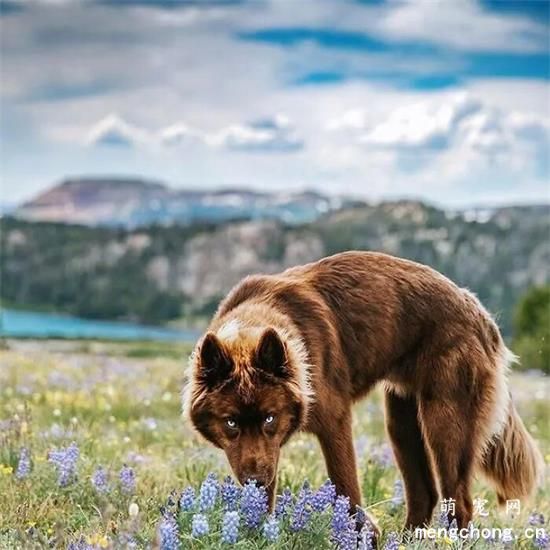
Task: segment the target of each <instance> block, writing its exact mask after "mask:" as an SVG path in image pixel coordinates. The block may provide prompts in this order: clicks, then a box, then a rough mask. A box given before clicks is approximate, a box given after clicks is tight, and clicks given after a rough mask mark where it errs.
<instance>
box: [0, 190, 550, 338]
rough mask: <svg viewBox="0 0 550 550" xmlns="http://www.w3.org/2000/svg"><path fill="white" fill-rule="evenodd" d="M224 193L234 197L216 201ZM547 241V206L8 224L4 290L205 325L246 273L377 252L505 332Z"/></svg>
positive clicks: (24, 297)
mask: <svg viewBox="0 0 550 550" xmlns="http://www.w3.org/2000/svg"><path fill="white" fill-rule="evenodd" d="M224 196H231V192H227V195H224V194H218V195H216V198H220V197H224ZM243 196H244V195H242V194H239V197H241V198H242V197H243ZM251 196H252V199H251V200H254V198H255V194H253V193H252V194H251ZM313 197H315V195H314V196H313ZM245 198H246V196H245ZM84 199H85V197H83V198H82V200H84ZM549 234H550V207H549V206H532V207H509V208H497V209H493V210H490V211H486V210H472V211H468V212H447V211H444V210H440V209H438V208H434V207H431V206H428V205H426V204H423V203H421V202H413V201H398V202H387V203H382V204H379V205H365V204H362V205H360V204H358V205H356V206H355V207H346V208H342V209H339V210H336V211H330V212H328V213H326V214H325V215H322V216H320V217H318V218H317V219H315V220H314V221H313V222H310V223H304V224H301V225H292V224H286V223H283V222H281V221H279V220H254V221H239V222H225V223H215V224H214V223H194V224H189V225H174V226H170V227H163V226H151V227H142V228H136V229H134V230H121V229H120V228H118V229H114V228H106V227H96V228H91V227H84V226H78V225H66V224H58V223H29V222H24V221H20V220H16V219H13V218H6V219H4V220H3V231H2V232H1V233H0V239H1V242H0V245H1V250H3V259H2V263H1V266H2V272H1V273H0V275H1V280H2V285H1V287H0V292H1V297H2V298H3V299H5V300H7V303H10V304H12V305H16V306H19V307H27V308H34V307H41V308H52V309H56V310H58V311H65V312H68V313H73V314H76V315H80V316H83V317H95V318H111V319H114V318H125V319H139V320H145V321H151V322H162V321H165V320H168V319H172V318H177V317H180V316H187V317H189V318H197V317H199V318H201V317H202V318H205V316H208V315H210V314H211V313H212V312H213V310H214V308H215V307H216V305H217V303H218V301H219V299H220V298H221V297H223V296H224V295H225V293H226V292H227V291H228V290H229V289H230V288H231V286H232V285H234V284H235V283H236V282H237V281H238V280H239V279H241V278H242V277H244V276H245V275H248V274H250V273H274V272H277V271H280V270H282V269H285V268H286V267H289V266H292V265H296V264H300V263H305V262H310V261H313V260H317V259H318V258H321V257H322V256H326V255H329V254H334V253H336V252H339V251H342V250H349V249H359V250H379V251H384V252H388V253H390V254H394V255H397V256H402V257H405V258H410V259H413V260H417V261H419V262H422V263H425V264H428V265H431V266H433V267H434V268H436V269H438V270H439V271H441V272H443V273H445V274H446V275H448V276H449V277H451V278H452V279H453V280H454V281H456V282H457V283H458V284H460V285H462V286H466V287H468V288H470V289H471V290H473V291H474V292H476V293H477V294H478V295H479V297H480V298H481V300H482V301H483V302H484V304H485V305H486V306H487V307H488V309H489V310H490V311H492V312H493V313H494V314H496V316H497V318H498V320H499V324H500V325H501V327H502V328H503V330H504V331H505V333H506V334H508V335H509V334H510V333H511V320H512V313H513V308H514V306H515V304H516V302H517V300H518V299H519V297H520V296H521V295H522V294H523V293H524V292H525V291H526V290H527V289H528V288H529V287H530V286H533V285H542V284H545V283H547V282H548V281H549V279H550V241H549V239H548V235H549Z"/></svg>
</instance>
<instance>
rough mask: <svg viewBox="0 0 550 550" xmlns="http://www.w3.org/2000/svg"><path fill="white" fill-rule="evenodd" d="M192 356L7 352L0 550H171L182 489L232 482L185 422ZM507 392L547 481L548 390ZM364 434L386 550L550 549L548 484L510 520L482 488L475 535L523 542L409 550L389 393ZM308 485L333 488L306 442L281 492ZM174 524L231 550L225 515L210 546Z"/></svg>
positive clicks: (97, 349)
mask: <svg viewBox="0 0 550 550" xmlns="http://www.w3.org/2000/svg"><path fill="white" fill-rule="evenodd" d="M188 353H189V348H187V347H186V346H174V345H168V344H105V343H99V342H96V343H49V344H47V345H46V344H45V343H37V342H26V343H16V345H10V346H9V348H8V349H5V350H1V351H0V548H2V549H5V548H9V549H19V548H21V549H27V548H52V547H54V548H67V547H70V548H74V549H78V550H80V549H90V548H94V549H97V548H125V547H128V548H150V547H152V548H156V547H158V546H159V545H161V547H163V548H169V545H168V544H167V542H166V540H165V541H164V542H163V540H162V537H160V536H159V522H160V521H161V517H162V513H161V509H162V510H164V511H166V509H170V507H172V508H174V501H177V500H178V499H179V495H180V494H181V492H182V490H183V489H184V488H185V487H186V486H188V485H193V486H194V487H195V489H197V490H198V488H199V486H200V483H201V482H202V481H203V480H204V479H205V477H206V476H207V474H208V473H209V472H215V473H217V474H218V476H219V477H218V479H220V480H222V479H223V478H224V476H226V475H227V474H229V473H230V472H229V468H228V465H227V464H226V461H225V457H224V455H223V453H222V452H221V451H219V450H216V449H214V448H212V447H210V446H208V445H206V444H205V443H203V442H202V441H201V440H199V438H198V437H197V436H196V435H194V433H193V432H192V431H191V430H190V428H189V426H186V425H185V423H184V422H183V420H182V418H181V414H180V390H181V387H182V383H183V377H184V367H185V365H186V361H187V355H188ZM511 389H512V392H513V395H514V399H515V401H516V403H517V406H518V408H519V411H520V414H521V415H522V417H523V418H524V420H525V421H526V424H527V426H528V427H529V429H530V431H531V433H532V434H533V435H534V436H535V437H536V439H537V440H538V441H539V444H540V446H541V448H542V451H543V454H544V456H545V461H546V464H547V470H548V464H549V463H550V423H549V422H548V419H549V417H550V414H549V413H550V403H549V401H548V397H549V389H550V384H549V380H548V378H544V377H543V376H541V375H539V374H536V373H524V374H521V375H520V374H514V375H512V378H511ZM355 434H356V446H357V453H358V457H359V465H360V475H361V483H362V489H363V495H364V504H365V505H366V506H367V507H368V508H369V512H370V513H371V514H372V515H374V516H375V517H376V518H377V519H378V521H379V524H380V526H381V528H382V531H383V533H384V541H385V542H386V543H387V545H388V546H387V547H388V548H400V547H407V548H408V547H410V548H429V547H432V548H433V547H448V548H451V547H455V548H458V547H461V545H462V547H474V546H475V548H485V547H490V548H499V547H505V546H506V547H508V548H512V547H513V548H536V547H539V548H543V547H545V546H544V544H548V543H547V541H545V540H542V539H541V540H538V541H532V540H528V539H527V538H526V537H524V535H523V534H522V533H523V529H524V528H525V527H526V526H528V525H529V524H530V523H531V524H536V525H538V526H540V525H543V526H544V524H545V523H546V525H545V527H546V529H547V532H548V524H547V522H548V518H549V517H550V487H549V486H548V484H547V483H546V485H545V486H544V487H542V488H541V489H540V490H539V492H538V494H537V495H536V497H535V499H534V500H533V502H531V503H529V504H526V505H524V506H523V509H522V510H521V512H520V513H519V514H516V515H515V516H514V517H511V516H509V515H506V513H505V511H502V510H498V509H497V506H496V502H495V496H494V493H493V492H492V490H491V489H490V488H489V486H488V485H487V484H485V483H484V482H483V481H482V480H479V481H477V482H476V485H475V491H474V495H475V497H478V498H482V499H487V500H488V502H487V504H486V506H485V509H486V511H488V512H489V515H488V516H487V517H481V516H477V517H476V518H475V522H476V525H481V526H488V527H498V526H500V527H510V528H514V530H515V534H516V535H518V536H519V538H518V539H517V540H516V539H515V540H513V541H512V542H508V543H504V542H499V541H489V542H481V541H477V542H475V541H471V542H467V543H460V542H453V541H451V540H450V539H448V538H447V539H440V540H438V541H437V542H430V543H428V542H425V541H424V542H415V541H412V542H411V541H409V542H407V541H405V540H401V538H400V537H401V535H400V529H401V525H402V522H403V520H404V505H403V503H402V496H401V495H400V491H401V487H400V482H399V481H398V479H399V476H398V471H397V469H396V467H395V465H394V464H393V462H392V457H391V453H390V452H389V447H388V445H387V440H386V438H385V436H384V424H383V414H382V403H381V393H380V392H378V391H377V392H374V394H373V395H372V396H370V397H369V398H368V399H367V400H365V401H364V402H362V403H361V404H359V405H358V406H357V408H356V415H355ZM73 443H74V444H76V447H74V448H77V449H78V453H77V454H78V456H76V455H75V456H73V459H74V460H73V461H72V463H71V465H70V467H67V468H66V469H65V470H64V469H63V468H64V466H63V464H66V463H64V462H63V457H64V456H65V455H63V456H61V455H60V454H59V451H60V450H62V449H67V448H68V447H69V446H70V445H71V444H73ZM21 449H26V450H28V454H27V464H20V461H21ZM25 452H26V451H25ZM52 452H53V454H52ZM56 452H57V453H58V454H57V455H56V454H55V453H56ZM55 457H57V459H56V458H55ZM60 457H61V458H60ZM65 458H66V456H65ZM56 460H57V462H56ZM23 462H25V460H23ZM60 464H61V465H60ZM100 467H101V468H102V470H100V472H102V475H103V477H102V478H101V479H99V477H98V468H100ZM124 467H125V470H124V471H123V474H122V479H121V470H122V469H123V468H124ZM129 472H130V474H129ZM62 475H65V478H64V480H62V483H61V484H60V477H62ZM128 476H129V479H128ZM305 479H308V480H309V482H310V483H311V486H312V487H314V488H315V487H318V486H319V485H320V484H321V483H323V481H325V479H326V472H325V467H324V463H323V459H322V456H321V453H320V450H319V448H318V446H317V443H316V441H315V440H314V438H312V437H311V436H308V435H305V434H304V435H299V436H297V437H294V438H293V439H292V440H291V441H290V442H289V443H288V444H287V445H286V447H285V448H284V450H283V453H282V461H281V464H280V477H279V491H281V490H282V489H283V488H285V487H289V488H290V489H291V490H292V491H293V492H294V493H297V492H298V491H299V490H300V487H301V486H302V483H303V481H304V480H305ZM174 509H175V508H174ZM535 512H536V513H538V514H542V515H543V517H542V518H541V517H540V516H539V515H535ZM175 514H176V517H177V518H178V523H179V527H180V530H181V534H180V542H179V544H180V545H181V546H180V547H181V548H218V547H223V546H222V544H221V543H220V542H219V541H220V521H221V519H220V516H219V515H218V516H215V517H214V516H212V517H211V520H210V531H209V534H208V535H205V536H203V537H201V538H193V537H192V536H191V534H190V524H191V517H190V515H189V513H188V512H183V511H181V512H177V511H176V512H175ZM330 521H331V520H330V517H329V516H328V515H327V513H324V514H319V515H317V516H313V517H312V519H311V521H310V523H309V526H308V527H306V528H305V529H304V530H302V531H301V532H296V533H294V532H291V531H289V530H288V529H286V528H285V527H284V525H282V526H281V533H280V536H279V538H278V540H277V542H275V543H272V545H273V547H275V548H297V549H299V548H330V547H331V544H332V543H331V542H330ZM434 521H436V520H434ZM241 533H242V531H241ZM390 533H395V534H396V535H393V534H392V535H391V536H390ZM395 537H397V538H395ZM241 538H242V539H243V540H240V541H239V542H238V543H237V545H236V547H238V548H264V547H268V546H270V544H271V543H269V542H268V540H266V538H265V537H263V536H262V534H261V531H259V534H257V535H250V536H248V537H245V536H244V535H243V536H242V537H241ZM245 538H246V540H244V539H245ZM161 543H162V544H161ZM71 544H72V546H70V545H71ZM172 547H177V545H176V546H172Z"/></svg>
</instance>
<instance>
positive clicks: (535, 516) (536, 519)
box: [527, 512, 544, 526]
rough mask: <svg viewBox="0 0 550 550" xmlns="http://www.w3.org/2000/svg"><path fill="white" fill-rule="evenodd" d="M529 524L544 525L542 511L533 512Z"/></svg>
mask: <svg viewBox="0 0 550 550" xmlns="http://www.w3.org/2000/svg"><path fill="white" fill-rule="evenodd" d="M527 523H529V525H535V526H537V525H544V516H543V515H542V514H541V513H540V512H533V513H532V514H531V515H530V516H529V519H528V520H527Z"/></svg>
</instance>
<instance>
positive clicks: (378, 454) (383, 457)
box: [370, 443, 393, 468]
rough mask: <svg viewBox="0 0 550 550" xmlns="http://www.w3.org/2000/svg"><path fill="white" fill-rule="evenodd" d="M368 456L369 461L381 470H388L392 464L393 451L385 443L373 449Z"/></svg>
mask: <svg viewBox="0 0 550 550" xmlns="http://www.w3.org/2000/svg"><path fill="white" fill-rule="evenodd" d="M370 456H371V460H372V461H373V462H374V463H375V464H376V465H377V466H380V467H381V468H389V467H390V466H391V465H392V464H393V451H392V450H391V447H390V446H389V445H388V444H387V443H383V444H382V445H380V446H379V447H374V448H373V449H372V451H371V455H370Z"/></svg>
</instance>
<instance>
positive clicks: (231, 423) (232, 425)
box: [225, 418, 237, 428]
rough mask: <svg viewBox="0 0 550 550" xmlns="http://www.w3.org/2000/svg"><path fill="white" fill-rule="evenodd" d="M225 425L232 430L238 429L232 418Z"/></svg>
mask: <svg viewBox="0 0 550 550" xmlns="http://www.w3.org/2000/svg"><path fill="white" fill-rule="evenodd" d="M225 423H226V424H227V425H228V426H229V427H230V428H236V427H237V423H236V422H235V421H234V420H233V419H232V418H228V419H227V420H226V421H225Z"/></svg>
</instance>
